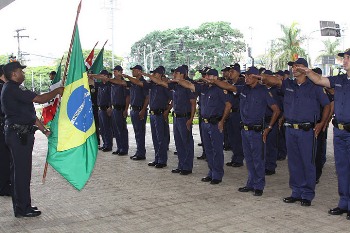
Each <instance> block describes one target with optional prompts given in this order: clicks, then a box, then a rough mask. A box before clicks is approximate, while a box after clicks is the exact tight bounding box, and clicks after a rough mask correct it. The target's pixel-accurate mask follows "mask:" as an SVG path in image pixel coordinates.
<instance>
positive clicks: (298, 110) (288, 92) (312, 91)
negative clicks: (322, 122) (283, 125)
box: [281, 79, 329, 123]
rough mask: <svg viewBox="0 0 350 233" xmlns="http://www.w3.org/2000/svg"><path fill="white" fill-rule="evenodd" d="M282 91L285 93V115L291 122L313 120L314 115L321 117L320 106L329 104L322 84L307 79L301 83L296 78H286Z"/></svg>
mask: <svg viewBox="0 0 350 233" xmlns="http://www.w3.org/2000/svg"><path fill="white" fill-rule="evenodd" d="M281 91H282V93H283V94H284V101H283V108H284V116H285V118H286V120H287V121H289V122H291V123H301V122H313V121H314V115H316V116H317V117H316V119H317V120H318V119H320V107H321V106H323V107H324V106H326V105H327V104H329V99H328V97H327V95H326V93H325V92H324V91H323V88H322V87H321V86H318V85H315V84H314V83H313V82H311V81H310V80H309V79H307V80H306V81H305V82H304V83H302V84H301V85H298V84H297V82H296V80H293V81H290V80H284V81H283V83H282V87H281Z"/></svg>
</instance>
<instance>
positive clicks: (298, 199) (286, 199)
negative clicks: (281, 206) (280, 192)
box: [283, 197, 301, 203]
mask: <svg viewBox="0 0 350 233" xmlns="http://www.w3.org/2000/svg"><path fill="white" fill-rule="evenodd" d="M297 201H301V198H296V197H285V198H283V202H284V203H295V202H297Z"/></svg>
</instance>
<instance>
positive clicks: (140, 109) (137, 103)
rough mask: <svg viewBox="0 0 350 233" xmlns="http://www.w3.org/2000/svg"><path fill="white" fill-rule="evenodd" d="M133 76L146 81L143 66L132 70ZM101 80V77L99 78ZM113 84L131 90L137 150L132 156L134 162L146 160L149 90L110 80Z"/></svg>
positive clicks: (123, 81)
mask: <svg viewBox="0 0 350 233" xmlns="http://www.w3.org/2000/svg"><path fill="white" fill-rule="evenodd" d="M130 69H131V70H132V76H133V77H135V78H137V79H138V80H140V81H145V79H144V78H143V76H142V66H140V65H136V66H134V67H131V68H130ZM97 78H101V77H97ZM107 81H109V82H111V83H115V84H119V85H123V86H127V87H128V88H129V90H130V105H131V112H130V116H131V122H132V125H133V128H134V133H135V140H136V146H137V150H136V153H135V155H133V156H130V159H132V160H145V159H146V147H145V136H146V120H147V106H148V103H149V90H148V89H146V88H143V87H141V86H138V85H136V84H133V83H131V82H130V81H128V82H126V81H125V80H119V79H110V80H107Z"/></svg>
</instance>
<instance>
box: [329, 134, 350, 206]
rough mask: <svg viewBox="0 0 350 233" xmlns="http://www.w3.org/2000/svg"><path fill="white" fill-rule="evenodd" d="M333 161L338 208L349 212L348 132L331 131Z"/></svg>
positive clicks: (349, 168) (349, 136)
mask: <svg viewBox="0 0 350 233" xmlns="http://www.w3.org/2000/svg"><path fill="white" fill-rule="evenodd" d="M333 134H334V138H333V144H334V160H335V168H336V171H337V178H338V193H339V203H338V207H339V208H341V209H345V210H348V211H350V132H347V131H345V130H339V129H337V128H335V127H334V129H333Z"/></svg>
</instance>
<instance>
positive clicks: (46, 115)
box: [41, 98, 59, 125]
mask: <svg viewBox="0 0 350 233" xmlns="http://www.w3.org/2000/svg"><path fill="white" fill-rule="evenodd" d="M51 101H52V102H49V105H48V106H46V107H44V108H43V111H42V113H41V114H42V117H43V124H44V125H46V124H47V123H49V122H50V121H52V119H53V117H54V116H55V114H56V109H57V105H58V101H59V98H55V99H52V100H51Z"/></svg>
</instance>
